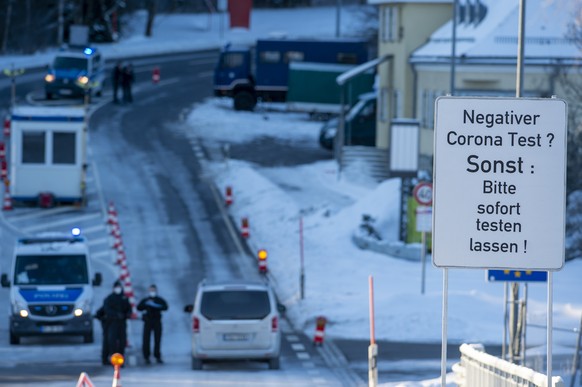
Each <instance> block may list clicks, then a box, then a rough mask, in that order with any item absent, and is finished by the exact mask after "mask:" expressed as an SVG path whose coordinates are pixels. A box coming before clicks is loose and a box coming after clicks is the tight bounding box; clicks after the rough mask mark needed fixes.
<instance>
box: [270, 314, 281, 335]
mask: <svg viewBox="0 0 582 387" xmlns="http://www.w3.org/2000/svg"><path fill="white" fill-rule="evenodd" d="M278 328H279V319H278V318H277V317H273V319H272V320H271V330H272V331H273V332H277V329H278Z"/></svg>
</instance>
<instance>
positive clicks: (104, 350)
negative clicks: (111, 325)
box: [94, 306, 109, 365]
mask: <svg viewBox="0 0 582 387" xmlns="http://www.w3.org/2000/svg"><path fill="white" fill-rule="evenodd" d="M94 317H95V318H96V319H97V320H99V322H100V323H101V331H102V332H103V342H102V343H101V363H102V364H103V365H108V364H109V349H108V345H107V339H108V338H107V319H106V318H105V308H104V307H103V306H101V308H99V309H97V311H96V312H95V315H94Z"/></svg>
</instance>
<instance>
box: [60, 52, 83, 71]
mask: <svg viewBox="0 0 582 387" xmlns="http://www.w3.org/2000/svg"><path fill="white" fill-rule="evenodd" d="M53 67H54V68H55V69H64V70H73V69H74V70H79V71H82V70H84V71H87V59H85V58H70V57H66V56H57V57H56V58H55V62H54V64H53Z"/></svg>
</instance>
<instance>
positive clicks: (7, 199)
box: [2, 184, 12, 211]
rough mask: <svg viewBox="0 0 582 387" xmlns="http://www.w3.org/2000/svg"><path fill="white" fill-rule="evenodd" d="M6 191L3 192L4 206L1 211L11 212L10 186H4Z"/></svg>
mask: <svg viewBox="0 0 582 387" xmlns="http://www.w3.org/2000/svg"><path fill="white" fill-rule="evenodd" d="M5 187H6V189H5V190H4V205H3V207H2V209H3V210H4V211H10V210H12V198H11V197H10V186H9V185H8V184H6V185H5Z"/></svg>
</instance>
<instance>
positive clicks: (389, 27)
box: [382, 6, 399, 42]
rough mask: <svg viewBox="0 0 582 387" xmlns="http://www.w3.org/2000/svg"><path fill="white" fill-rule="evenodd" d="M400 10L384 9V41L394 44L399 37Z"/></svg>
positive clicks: (392, 7)
mask: <svg viewBox="0 0 582 387" xmlns="http://www.w3.org/2000/svg"><path fill="white" fill-rule="evenodd" d="M398 28H399V26H398V8H397V7H394V6H388V7H383V8H382V41H383V42H394V41H397V40H398V38H399V36H398Z"/></svg>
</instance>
